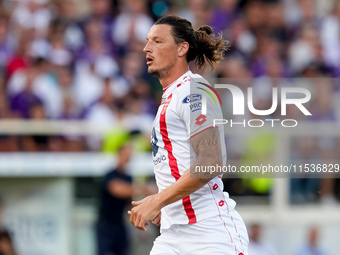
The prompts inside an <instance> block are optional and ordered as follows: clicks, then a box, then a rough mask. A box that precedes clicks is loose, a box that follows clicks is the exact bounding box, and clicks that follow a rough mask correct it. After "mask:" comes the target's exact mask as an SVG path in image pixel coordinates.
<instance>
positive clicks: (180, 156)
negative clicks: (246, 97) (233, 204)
mask: <svg viewBox="0 0 340 255" xmlns="http://www.w3.org/2000/svg"><path fill="white" fill-rule="evenodd" d="M204 98H205V100H206V102H207V103H206V105H207V107H206V114H202V100H203V99H204ZM221 104H222V102H221V100H220V98H219V96H218V94H217V93H216V91H215V90H214V89H213V88H212V87H211V86H210V85H208V83H207V82H206V81H205V80H204V79H203V78H202V76H200V75H198V74H193V73H192V72H191V71H188V72H186V73H185V74H183V75H182V76H181V77H180V78H178V79H177V80H176V81H174V82H173V83H172V84H170V85H169V86H167V87H166V88H165V89H164V90H163V96H162V102H161V105H160V106H159V109H158V112H157V116H156V118H155V120H154V123H153V130H152V135H151V145H152V154H153V163H154V172H155V178H156V182H157V186H158V188H159V192H161V191H162V190H164V189H165V188H167V187H169V186H170V185H171V184H173V183H174V182H176V181H177V180H178V179H179V178H180V177H181V176H182V175H183V174H184V173H185V172H186V171H188V170H189V168H190V166H191V165H192V164H193V163H194V162H195V161H196V159H197V156H196V154H195V152H194V151H193V148H192V146H191V143H190V138H191V137H193V136H195V135H196V134H198V133H200V132H202V131H204V130H205V129H208V128H212V127H213V126H214V122H213V121H214V119H223V117H222V111H221ZM217 126H218V128H219V132H220V138H221V147H222V148H221V151H222V155H223V162H224V164H225V163H226V158H227V155H226V147H225V142H224V131H223V125H217ZM221 178H222V176H217V177H215V178H214V179H212V180H211V181H210V182H208V183H207V184H206V185H204V186H203V187H202V188H200V189H199V190H197V191H196V192H194V193H192V194H191V195H190V196H187V197H185V198H183V199H181V200H179V201H177V202H175V203H172V204H169V205H167V206H165V207H164V208H163V209H162V218H161V220H162V221H161V228H163V229H164V228H169V227H170V226H171V225H172V224H191V223H195V222H198V221H200V220H203V219H206V218H209V217H213V216H216V215H220V211H221V209H222V207H225V206H228V205H227V204H226V200H225V197H224V196H223V183H222V180H221ZM223 209H225V208H223Z"/></svg>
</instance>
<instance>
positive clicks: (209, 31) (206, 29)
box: [197, 26, 213, 35]
mask: <svg viewBox="0 0 340 255" xmlns="http://www.w3.org/2000/svg"><path fill="white" fill-rule="evenodd" d="M199 31H201V32H206V33H207V34H208V35H211V34H212V32H213V31H212V29H211V27H210V26H201V27H199V28H198V30H197V32H199Z"/></svg>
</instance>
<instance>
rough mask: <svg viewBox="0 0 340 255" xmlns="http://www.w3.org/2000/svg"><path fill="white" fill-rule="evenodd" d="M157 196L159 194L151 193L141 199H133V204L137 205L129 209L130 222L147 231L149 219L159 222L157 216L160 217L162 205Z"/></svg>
mask: <svg viewBox="0 0 340 255" xmlns="http://www.w3.org/2000/svg"><path fill="white" fill-rule="evenodd" d="M156 198H157V195H151V196H147V197H145V198H144V199H142V200H139V201H132V205H134V206H135V207H133V208H132V209H131V211H128V214H129V215H130V222H131V223H132V224H133V225H134V226H135V227H136V228H138V229H140V230H144V231H146V227H147V226H148V223H147V221H149V220H151V221H155V222H156V223H157V222H158V221H157V218H158V217H159V218H160V211H161V206H160V205H159V203H158V201H157V199H156ZM156 225H157V224H156Z"/></svg>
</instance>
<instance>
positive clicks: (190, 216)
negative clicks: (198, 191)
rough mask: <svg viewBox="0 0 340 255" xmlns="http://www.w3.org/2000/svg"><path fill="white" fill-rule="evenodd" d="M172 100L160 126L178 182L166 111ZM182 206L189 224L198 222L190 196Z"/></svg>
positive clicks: (161, 117) (165, 107)
mask: <svg viewBox="0 0 340 255" xmlns="http://www.w3.org/2000/svg"><path fill="white" fill-rule="evenodd" d="M171 98H172V94H170V96H169V97H168V98H167V100H166V103H165V104H164V106H163V109H162V111H161V116H160V120H159V124H160V132H161V135H162V140H163V142H164V148H165V149H166V150H167V152H168V157H169V166H170V169H171V175H172V176H173V177H174V178H175V179H176V181H177V180H178V179H179V178H180V177H181V175H180V173H179V170H178V165H177V159H176V158H175V157H174V155H173V153H172V143H171V141H170V139H169V134H168V129H167V125H166V120H165V116H166V110H167V108H168V106H169V103H170V101H171ZM182 204H183V206H184V210H185V212H186V214H187V216H188V219H189V224H192V223H195V222H197V219H196V215H195V211H194V209H193V208H192V205H191V201H190V196H187V197H185V198H183V199H182Z"/></svg>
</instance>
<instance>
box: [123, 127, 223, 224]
mask: <svg viewBox="0 0 340 255" xmlns="http://www.w3.org/2000/svg"><path fill="white" fill-rule="evenodd" d="M222 139H223V138H222ZM191 145H192V147H193V149H194V151H195V153H196V155H197V160H196V161H195V163H194V164H193V165H192V166H191V167H190V169H189V170H188V171H186V172H185V173H184V174H183V175H182V176H181V177H180V178H179V179H178V181H177V182H175V183H173V184H172V185H170V186H169V187H168V188H166V189H164V190H163V191H162V192H160V193H158V194H156V195H153V196H149V197H146V198H144V199H143V200H141V201H138V202H132V204H133V205H136V206H135V207H134V208H132V210H131V211H129V214H130V221H131V223H132V224H133V225H134V226H135V227H136V228H138V229H141V230H146V227H145V224H146V222H147V221H148V220H153V219H155V218H156V217H157V215H158V214H159V212H160V210H161V209H162V208H163V207H164V206H166V205H168V204H171V203H173V202H176V201H177V200H180V199H182V198H184V197H186V196H188V195H190V194H191V193H193V192H195V191H196V190H198V189H200V188H201V187H203V186H204V185H205V184H206V183H208V182H209V181H210V180H211V179H213V178H214V177H215V176H217V175H218V174H220V173H215V174H214V175H212V174H210V173H205V175H204V176H202V174H203V173H195V167H196V166H200V167H202V166H216V164H218V165H222V163H223V162H222V161H223V160H222V152H221V138H220V135H219V130H218V128H217V127H212V128H209V129H207V130H204V131H203V132H201V133H198V134H197V135H195V136H193V137H192V138H191ZM190 172H191V174H192V175H194V177H195V175H196V177H197V178H193V177H192V176H190Z"/></svg>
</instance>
